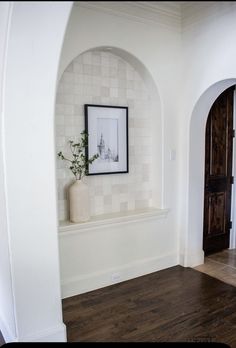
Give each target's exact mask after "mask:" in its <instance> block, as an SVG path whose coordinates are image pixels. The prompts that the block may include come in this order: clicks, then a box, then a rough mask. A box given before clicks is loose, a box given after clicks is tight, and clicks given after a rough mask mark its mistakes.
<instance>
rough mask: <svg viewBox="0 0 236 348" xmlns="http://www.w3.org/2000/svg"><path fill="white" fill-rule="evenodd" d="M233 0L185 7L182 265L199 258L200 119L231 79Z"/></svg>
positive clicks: (235, 56)
mask: <svg viewBox="0 0 236 348" xmlns="http://www.w3.org/2000/svg"><path fill="white" fill-rule="evenodd" d="M235 5H236V4H235V3H234V2H225V3H224V2H219V3H216V2H215V3H212V4H209V2H208V3H207V4H204V3H203V4H201V5H198V4H197V3H196V4H195V5H194V6H193V7H187V8H186V12H184V21H183V49H184V50H183V62H182V67H183V68H182V70H183V74H184V80H183V81H184V84H183V94H182V107H181V109H182V112H181V116H180V118H179V152H181V154H182V155H181V158H180V172H179V194H178V196H179V203H178V206H179V207H180V212H179V217H180V220H179V228H180V237H181V251H180V254H181V264H184V265H186V266H194V265H197V264H199V263H202V262H203V252H202V235H203V197H204V191H203V182H204V151H205V150H204V148H205V145H204V142H205V138H204V137H205V123H206V119H207V116H208V112H209V109H210V107H211V105H212V103H213V102H214V100H215V99H216V98H217V96H218V95H219V94H220V93H221V92H222V91H223V90H224V89H226V88H227V87H229V86H230V85H233V84H235V78H236V65H235V61H236V46H235V44H234V42H235V35H236V25H235V18H236V6H235Z"/></svg>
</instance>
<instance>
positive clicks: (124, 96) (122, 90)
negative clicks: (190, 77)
mask: <svg viewBox="0 0 236 348" xmlns="http://www.w3.org/2000/svg"><path fill="white" fill-rule="evenodd" d="M147 100H148V93H147V90H146V86H145V84H144V83H143V81H142V80H141V78H140V77H139V75H138V74H137V73H136V71H135V70H134V69H133V67H132V66H130V65H129V64H128V63H127V62H125V61H123V60H122V59H121V58H119V57H117V56H115V55H113V54H111V53H109V52H97V51H94V52H86V53H85V54H83V55H81V56H79V57H77V58H75V60H74V62H73V63H72V64H70V65H69V67H68V68H67V69H66V71H65V72H64V74H63V76H62V78H61V81H60V83H59V87H58V94H57V102H56V125H57V127H56V146H57V151H60V150H61V151H63V152H64V153H67V154H68V155H70V153H69V152H68V141H69V140H70V139H73V140H76V141H77V140H78V138H79V135H80V132H81V131H82V130H83V129H84V104H86V103H94V104H106V105H120V106H128V107H129V127H130V128H129V145H130V146H129V152H130V157H129V164H130V168H129V174H114V175H99V176H90V177H87V178H86V181H87V182H88V184H89V188H90V212H91V215H100V214H104V213H109V212H110V213H111V212H120V211H126V210H133V209H140V207H147V206H148V205H150V204H151V194H150V192H152V187H151V184H150V180H149V178H150V168H151V167H150V163H151V155H150V154H151V145H152V138H151V132H150V130H151V123H150V122H149V118H150V116H149V115H150V113H149V112H148V101H147ZM57 175H58V183H60V184H59V185H58V198H59V200H58V202H59V207H58V214H59V218H60V219H66V218H68V202H67V195H66V192H67V189H68V186H69V184H70V183H71V182H72V180H73V174H72V173H71V172H70V170H69V169H68V168H66V165H65V163H64V162H63V161H60V162H58V161H57ZM137 189H138V195H137Z"/></svg>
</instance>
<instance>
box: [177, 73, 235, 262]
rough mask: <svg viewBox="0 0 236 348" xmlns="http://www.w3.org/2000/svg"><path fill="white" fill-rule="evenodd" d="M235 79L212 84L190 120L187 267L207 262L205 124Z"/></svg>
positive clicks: (185, 257) (196, 106)
mask: <svg viewBox="0 0 236 348" xmlns="http://www.w3.org/2000/svg"><path fill="white" fill-rule="evenodd" d="M235 84H236V79H234V78H233V79H225V80H222V81H218V82H216V83H214V84H212V85H211V86H210V87H209V88H208V89H207V90H206V91H205V92H204V93H203V94H202V95H201V96H200V98H199V99H198V101H197V103H196V104H195V107H194V109H193V112H192V116H191V121H190V138H189V142H190V150H189V173H188V178H189V180H188V224H187V233H186V248H185V255H184V265H185V266H196V265H198V264H201V263H203V262H204V252H203V247H202V242H203V207H204V160H205V126H206V121H207V117H208V114H209V111H210V108H211V106H212V104H213V103H214V101H215V100H216V99H217V97H218V96H219V95H220V94H221V93H222V92H223V91H224V90H225V89H227V88H228V87H230V86H232V85H235Z"/></svg>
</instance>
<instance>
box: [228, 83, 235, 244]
mask: <svg viewBox="0 0 236 348" xmlns="http://www.w3.org/2000/svg"><path fill="white" fill-rule="evenodd" d="M235 127H236V89H235V90H234V105H233V129H235ZM232 175H233V177H234V184H233V186H232V196H231V221H232V228H231V231H230V237H229V249H234V248H235V247H236V212H235V209H236V182H235V179H236V147H235V138H234V139H233V159H232Z"/></svg>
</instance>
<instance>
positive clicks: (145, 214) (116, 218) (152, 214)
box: [59, 208, 169, 234]
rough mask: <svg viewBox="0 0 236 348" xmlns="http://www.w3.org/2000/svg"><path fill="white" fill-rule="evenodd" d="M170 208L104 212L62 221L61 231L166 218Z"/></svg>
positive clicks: (63, 232) (64, 232) (66, 232)
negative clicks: (80, 219)
mask: <svg viewBox="0 0 236 348" xmlns="http://www.w3.org/2000/svg"><path fill="white" fill-rule="evenodd" d="M168 212H169V209H157V208H148V209H144V210H132V211H128V212H122V213H113V214H104V215H97V216H93V217H92V218H91V219H90V220H89V221H87V222H80V223H73V222H70V221H60V223H59V233H60V234H68V232H77V233H78V232H80V231H81V232H82V231H83V230H87V229H94V228H98V227H101V226H103V227H105V226H108V225H114V224H122V223H132V222H138V221H143V220H150V219H158V218H165V217H166V216H167V214H168Z"/></svg>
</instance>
